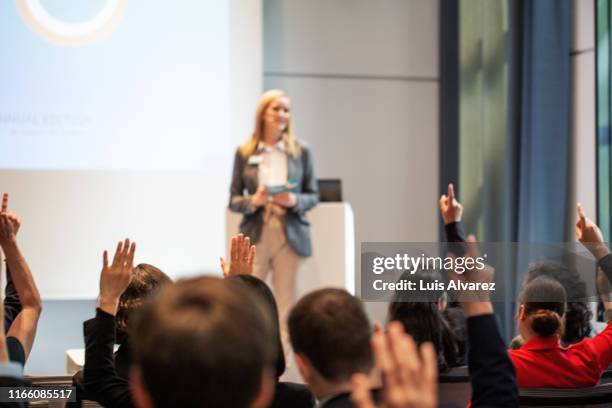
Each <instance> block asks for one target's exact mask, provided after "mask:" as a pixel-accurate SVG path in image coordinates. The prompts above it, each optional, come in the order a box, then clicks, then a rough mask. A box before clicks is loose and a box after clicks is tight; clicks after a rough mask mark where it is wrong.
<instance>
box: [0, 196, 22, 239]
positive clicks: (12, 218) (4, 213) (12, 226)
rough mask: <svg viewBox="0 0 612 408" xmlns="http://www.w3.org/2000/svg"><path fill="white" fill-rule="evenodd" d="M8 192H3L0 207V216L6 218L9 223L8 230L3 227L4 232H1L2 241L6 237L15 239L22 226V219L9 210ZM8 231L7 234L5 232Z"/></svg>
mask: <svg viewBox="0 0 612 408" xmlns="http://www.w3.org/2000/svg"><path fill="white" fill-rule="evenodd" d="M8 200H9V195H8V193H4V194H2V207H0V217H2V218H4V219H5V222H7V223H8V224H9V225H8V226H7V228H9V229H8V230H5V229H3V231H2V233H0V241H2V240H4V239H9V238H10V239H12V240H14V239H15V237H16V236H17V233H18V232H19V227H21V219H20V218H19V216H18V215H17V214H15V213H12V212H9V210H8ZM5 233H6V234H5Z"/></svg>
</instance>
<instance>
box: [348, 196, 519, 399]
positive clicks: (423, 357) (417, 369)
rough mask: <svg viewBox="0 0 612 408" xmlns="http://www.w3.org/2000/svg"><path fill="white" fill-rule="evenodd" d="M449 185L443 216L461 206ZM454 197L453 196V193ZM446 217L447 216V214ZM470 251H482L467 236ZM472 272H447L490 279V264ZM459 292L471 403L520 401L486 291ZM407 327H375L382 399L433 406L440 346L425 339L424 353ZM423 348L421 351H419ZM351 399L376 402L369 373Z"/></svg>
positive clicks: (357, 379) (467, 279) (356, 381)
mask: <svg viewBox="0 0 612 408" xmlns="http://www.w3.org/2000/svg"><path fill="white" fill-rule="evenodd" d="M451 189H452V186H449V196H442V198H441V200H440V209H441V210H442V214H443V216H444V215H445V214H446V215H447V214H449V213H453V212H454V213H458V212H460V211H459V210H460V209H459V207H460V204H459V203H458V202H457V201H456V200H455V199H454V196H453V194H452V193H451ZM449 197H450V199H449ZM445 218H446V217H445ZM462 244H465V245H464V252H467V256H470V257H472V258H475V257H477V256H478V248H477V246H476V243H475V238H474V237H473V236H470V237H469V238H468V241H467V242H463V243H462ZM468 272H469V273H465V274H455V273H452V272H450V273H449V277H450V279H453V280H458V281H462V282H464V283H473V282H486V281H489V280H490V279H491V275H492V271H491V270H490V268H485V269H484V270H480V271H479V270H470V271H468ZM463 295H464V296H460V297H459V298H460V299H462V300H463V301H462V302H461V307H462V308H463V310H464V313H465V316H467V321H466V323H467V332H468V340H469V344H470V347H469V352H468V366H469V373H470V377H471V385H472V399H471V406H472V407H508V408H509V407H518V389H517V387H516V381H515V376H514V367H513V366H512V363H511V361H510V358H509V357H508V353H507V350H506V347H505V345H504V341H503V339H502V337H501V334H500V332H499V328H498V327H497V322H496V320H495V316H494V314H493V306H492V304H491V302H490V297H489V293H488V291H474V292H471V293H466V294H463ZM402 329H403V327H402V326H401V325H400V324H398V323H396V322H392V323H391V324H390V326H389V333H388V334H387V336H385V335H384V334H382V333H375V334H374V336H373V338H372V348H373V350H374V355H375V357H376V364H377V367H378V369H379V370H380V372H381V374H382V379H383V387H382V390H381V396H380V399H381V401H382V403H383V405H382V406H384V407H385V408H399V407H411V408H432V407H435V406H436V400H437V384H436V379H437V370H436V368H437V367H436V366H437V364H436V360H437V358H436V352H435V349H434V347H433V345H432V344H431V343H423V344H422V345H421V346H420V353H418V352H417V345H416V344H415V343H414V341H413V340H412V339H411V338H410V337H409V336H407V335H406V334H404V333H403V330H402ZM419 354H420V355H419ZM352 382H353V393H352V400H353V402H354V404H355V406H357V407H358V408H374V407H375V405H374V403H373V401H372V399H371V396H370V393H369V392H368V389H369V383H368V379H367V377H366V376H364V375H361V374H357V375H354V376H353V378H352Z"/></svg>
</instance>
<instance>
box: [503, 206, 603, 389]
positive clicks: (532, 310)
mask: <svg viewBox="0 0 612 408" xmlns="http://www.w3.org/2000/svg"><path fill="white" fill-rule="evenodd" d="M578 213H579V220H578V222H577V224H576V237H577V238H578V240H579V241H580V242H582V243H583V244H584V245H585V246H586V247H587V248H588V249H589V250H590V251H591V253H593V255H594V256H595V258H596V259H597V260H598V263H599V265H600V266H601V268H602V270H603V272H604V273H605V274H606V275H607V276H612V269H611V268H610V265H609V264H606V263H602V262H601V260H602V259H605V258H606V257H609V256H610V254H609V250H608V248H607V247H606V246H605V245H604V243H603V237H602V235H601V231H599V228H598V227H597V225H595V224H594V223H593V222H592V221H591V220H589V219H588V218H586V217H585V216H584V213H583V212H582V208H580V207H578ZM543 298H547V301H546V302H542V301H541V300H542V299H543ZM565 299H566V293H565V290H564V288H563V286H562V285H561V284H560V283H559V282H558V281H556V280H552V279H543V278H542V277H538V278H536V279H534V280H532V281H531V282H528V283H527V284H526V285H525V286H524V287H523V290H522V292H521V297H520V307H519V312H518V315H517V322H518V326H519V332H520V333H521V336H522V337H523V338H524V339H525V344H524V345H523V346H521V348H519V349H516V350H511V351H510V357H511V358H512V361H513V362H514V365H515V367H516V372H517V381H518V384H519V386H521V387H551V388H581V387H591V386H593V385H596V384H597V383H598V382H599V380H600V378H601V374H602V373H603V371H604V370H606V369H607V368H608V366H609V365H610V364H612V324H610V323H609V324H608V326H607V327H606V328H605V329H604V331H602V332H601V333H599V334H597V335H596V336H594V337H592V338H586V339H584V340H582V341H580V342H578V343H575V344H572V345H570V346H569V347H567V348H566V347H562V346H561V345H560V344H559V343H560V342H559V338H560V337H561V336H562V334H563V329H564V319H563V317H564V314H565V308H566V304H565Z"/></svg>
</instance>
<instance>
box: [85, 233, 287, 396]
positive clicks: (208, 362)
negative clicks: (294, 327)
mask: <svg viewBox="0 0 612 408" xmlns="http://www.w3.org/2000/svg"><path fill="white" fill-rule="evenodd" d="M134 252H135V245H134V244H131V245H130V242H129V240H126V241H125V243H121V242H120V243H119V244H118V246H117V250H116V252H115V256H114V259H113V262H112V263H111V264H109V262H108V255H107V253H106V251H105V252H104V257H103V258H104V261H103V268H102V272H101V276H100V296H99V308H98V310H97V316H96V319H97V320H98V321H97V322H96V324H93V325H92V324H89V325H88V324H87V323H88V322H86V323H85V334H86V336H90V337H91V338H92V339H97V340H96V342H95V343H94V344H91V345H90V347H88V348H87V349H86V367H85V370H84V380H85V384H86V386H87V390H88V392H89V391H90V390H95V392H96V397H97V399H96V400H97V401H98V402H99V403H101V404H102V405H103V406H109V407H132V406H138V407H140V408H148V407H157V408H162V407H175V406H176V407H178V406H180V407H201V406H207V407H225V406H228V407H229V406H235V407H247V406H262V407H263V406H267V404H268V403H269V402H270V400H271V398H272V393H273V379H272V374H271V372H272V365H273V363H272V361H273V359H274V358H275V356H274V350H273V347H271V346H270V344H271V343H272V335H271V323H270V322H269V321H268V318H267V317H266V316H265V314H264V312H263V306H261V305H260V304H259V303H258V300H257V299H253V298H252V294H251V293H249V292H248V291H246V290H245V289H244V288H242V287H239V286H238V285H231V284H228V283H225V282H223V281H222V280H219V279H215V278H197V279H189V280H184V281H180V282H179V283H177V284H175V285H165V287H163V288H161V290H160V291H159V292H158V293H157V294H155V295H154V296H153V297H151V298H150V299H148V300H147V301H146V302H145V303H144V304H143V305H142V306H141V307H139V308H138V310H137V311H135V313H134V315H133V316H132V314H130V318H129V324H128V326H129V333H130V335H129V337H130V344H131V350H132V353H131V354H132V356H133V364H132V368H131V373H132V375H131V377H130V378H131V382H132V384H131V386H132V391H133V393H131V392H130V383H128V382H127V381H126V380H125V379H123V378H121V377H119V376H118V375H117V372H116V370H115V366H114V364H113V359H112V349H113V344H114V342H115V341H114V340H115V327H116V322H115V316H116V315H117V311H118V307H119V302H120V298H121V294H122V293H124V292H125V290H126V288H127V287H128V286H129V283H130V280H131V278H132V271H133V267H132V265H133V259H134Z"/></svg>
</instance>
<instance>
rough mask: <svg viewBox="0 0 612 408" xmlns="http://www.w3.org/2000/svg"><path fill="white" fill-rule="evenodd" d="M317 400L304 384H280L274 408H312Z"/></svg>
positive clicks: (276, 391)
mask: <svg viewBox="0 0 612 408" xmlns="http://www.w3.org/2000/svg"><path fill="white" fill-rule="evenodd" d="M314 403H315V400H314V396H313V395H312V392H311V391H310V389H309V388H308V387H307V386H305V385H304V384H297V383H292V382H278V383H276V389H275V394H274V402H273V404H272V405H271V408H272V407H285V406H291V407H304V408H305V407H312V406H314Z"/></svg>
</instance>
